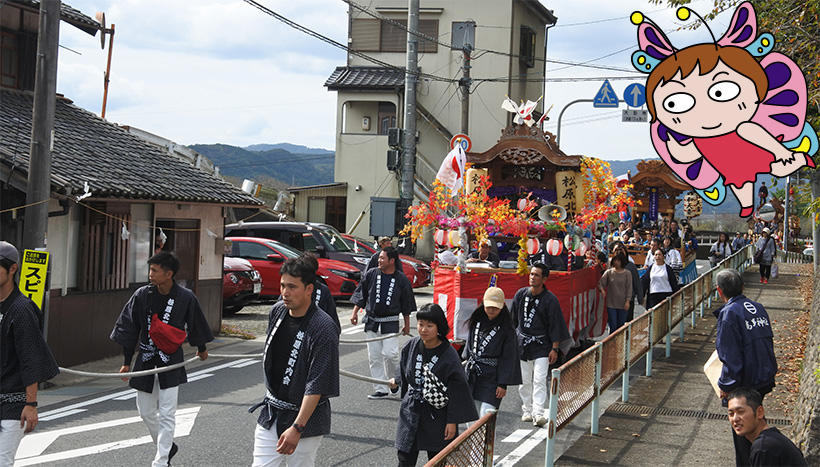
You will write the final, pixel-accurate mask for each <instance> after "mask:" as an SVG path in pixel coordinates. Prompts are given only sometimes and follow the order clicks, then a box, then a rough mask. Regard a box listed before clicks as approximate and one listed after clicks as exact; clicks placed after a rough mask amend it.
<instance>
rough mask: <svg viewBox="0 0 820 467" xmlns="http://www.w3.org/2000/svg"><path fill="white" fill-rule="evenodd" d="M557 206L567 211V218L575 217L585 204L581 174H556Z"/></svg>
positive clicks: (571, 172)
mask: <svg viewBox="0 0 820 467" xmlns="http://www.w3.org/2000/svg"><path fill="white" fill-rule="evenodd" d="M555 193H556V197H557V200H556V204H558V205H559V206H561V207H563V208H564V209H566V211H567V216H574V215H575V213H576V212H578V209H579V208H580V207H581V206H582V205H583V203H584V194H583V193H582V190H581V173H580V172H576V171H574V170H560V171H558V172H555Z"/></svg>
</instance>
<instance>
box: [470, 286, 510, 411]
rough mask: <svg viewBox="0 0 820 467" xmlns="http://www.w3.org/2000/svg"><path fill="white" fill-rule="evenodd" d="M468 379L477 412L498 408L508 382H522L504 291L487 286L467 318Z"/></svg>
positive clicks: (508, 384) (505, 392)
mask: <svg viewBox="0 0 820 467" xmlns="http://www.w3.org/2000/svg"><path fill="white" fill-rule="evenodd" d="M462 354H463V356H464V357H465V369H466V372H467V382H468V383H469V384H470V390H471V393H472V397H473V400H475V401H476V404H477V405H478V406H479V416H483V415H484V414H486V413H487V412H489V411H490V410H498V407H499V406H500V405H501V399H502V398H503V397H504V396H505V395H506V394H507V386H515V385H518V384H521V364H520V363H519V362H520V361H519V356H518V342H517V334H516V332H515V328H514V327H513V325H512V319H511V316H510V311H509V310H508V309H507V306H506V304H505V303H504V291H503V290H501V289H500V288H498V287H490V288H488V289H487V290H486V291H485V292H484V299H483V303H482V304H481V305H480V306H479V307H478V308H477V309H476V310H475V311H474V312H473V315H472V317H471V318H470V333H469V336H468V337H467V342H466V344H465V345H464V351H463V352H462Z"/></svg>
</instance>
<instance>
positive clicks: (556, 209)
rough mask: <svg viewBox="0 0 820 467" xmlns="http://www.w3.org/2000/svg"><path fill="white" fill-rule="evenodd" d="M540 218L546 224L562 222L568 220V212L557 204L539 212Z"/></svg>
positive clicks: (547, 206) (543, 208) (548, 205)
mask: <svg viewBox="0 0 820 467" xmlns="http://www.w3.org/2000/svg"><path fill="white" fill-rule="evenodd" d="M538 218H539V219H541V220H542V221H545V222H561V221H563V220H564V219H566V218H567V210H566V209H564V208H563V207H561V206H558V205H557V204H547V205H546V206H541V209H539V210H538Z"/></svg>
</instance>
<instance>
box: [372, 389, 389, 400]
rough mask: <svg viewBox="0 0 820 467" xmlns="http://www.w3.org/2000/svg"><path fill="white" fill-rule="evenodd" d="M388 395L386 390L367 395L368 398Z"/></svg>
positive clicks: (380, 397)
mask: <svg viewBox="0 0 820 467" xmlns="http://www.w3.org/2000/svg"><path fill="white" fill-rule="evenodd" d="M385 397H387V393H386V392H381V391H376V392H374V393H373V394H371V395H369V396H367V398H368V399H384V398H385Z"/></svg>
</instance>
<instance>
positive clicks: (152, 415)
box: [137, 375, 179, 467]
mask: <svg viewBox="0 0 820 467" xmlns="http://www.w3.org/2000/svg"><path fill="white" fill-rule="evenodd" d="M178 393H179V386H175V387H173V388H168V389H160V388H159V379H158V378H157V377H156V375H155V376H154V390H153V391H152V392H150V393H147V392H142V391H137V411H138V412H139V414H140V417H142V421H143V422H145V426H147V427H148V432H149V433H151V439H153V440H154V444H156V445H157V455H156V456H155V457H154V462H153V463H152V464H151V465H152V466H153V467H164V466H166V465H168V453H169V452H170V451H171V445H172V444H174V428H175V426H176V412H177V395H178Z"/></svg>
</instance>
